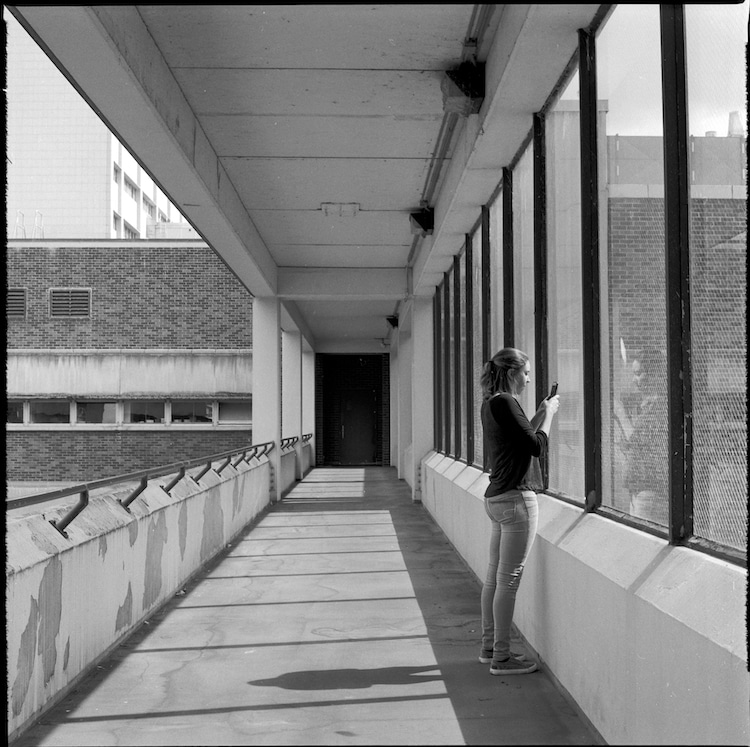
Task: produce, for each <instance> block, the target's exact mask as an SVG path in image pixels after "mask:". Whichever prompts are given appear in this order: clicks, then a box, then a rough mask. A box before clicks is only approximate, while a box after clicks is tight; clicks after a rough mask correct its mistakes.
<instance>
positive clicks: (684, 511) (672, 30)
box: [660, 5, 693, 544]
mask: <svg viewBox="0 0 750 747" xmlns="http://www.w3.org/2000/svg"><path fill="white" fill-rule="evenodd" d="M660 8H661V49H662V89H663V91H662V101H663V114H664V228H665V272H666V291H667V292H666V297H667V309H666V312H667V379H668V381H667V397H668V402H669V407H668V412H669V488H670V489H669V541H670V543H672V544H679V543H681V542H684V541H685V540H686V539H687V538H688V537H690V536H691V535H692V533H693V493H692V490H693V485H692V418H691V417H690V414H691V413H692V406H691V401H692V391H691V361H690V345H691V335H690V212H689V210H690V183H689V181H688V178H689V173H690V171H689V161H688V137H687V131H688V125H687V97H686V73H685V27H684V9H683V6H682V5H662V6H660Z"/></svg>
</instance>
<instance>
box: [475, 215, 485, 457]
mask: <svg viewBox="0 0 750 747" xmlns="http://www.w3.org/2000/svg"><path fill="white" fill-rule="evenodd" d="M471 247H472V257H471V265H472V267H471V273H472V282H473V288H474V305H473V308H472V318H473V325H474V329H473V336H472V361H473V362H472V366H471V370H472V372H473V375H474V379H473V385H472V391H473V393H474V424H473V426H474V464H476V465H478V466H480V467H481V466H483V464H484V448H483V447H484V444H483V441H482V439H483V434H482V418H481V416H480V412H481V408H482V387H481V386H480V385H479V378H480V376H481V375H482V366H483V365H484V360H482V324H483V323H489V319H487V320H486V321H485V320H484V317H483V315H482V230H481V228H480V229H478V230H477V231H475V233H474V236H473V237H472V244H471Z"/></svg>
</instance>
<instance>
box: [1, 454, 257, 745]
mask: <svg viewBox="0 0 750 747" xmlns="http://www.w3.org/2000/svg"><path fill="white" fill-rule="evenodd" d="M214 467H216V468H218V467H219V463H216V464H215V465H214ZM200 471H202V467H200V468H197V469H194V470H189V475H192V476H197V475H198V474H199V472H200ZM269 480H270V466H269V463H268V458H267V457H262V458H260V459H257V458H254V459H252V460H250V462H249V463H245V462H242V463H240V464H239V465H238V466H237V467H233V466H232V465H231V464H230V465H229V466H227V467H226V468H225V469H224V470H223V471H222V473H221V474H220V475H219V474H217V473H216V472H215V471H213V470H211V471H209V472H208V473H206V474H205V475H204V476H203V477H202V478H201V480H200V484H198V483H196V482H195V481H194V480H193V479H192V478H191V477H190V476H186V477H184V478H183V479H182V480H181V481H180V482H179V483H177V485H176V486H175V487H174V488H173V489H172V491H171V495H170V494H168V493H166V492H165V490H164V489H163V486H165V485H167V484H168V483H169V482H170V481H171V477H170V476H167V477H162V478H160V479H153V480H151V482H150V483H149V485H148V487H147V488H146V489H145V490H144V491H143V492H142V493H141V494H140V495H139V496H138V497H137V498H136V499H135V500H134V502H133V503H131V504H130V506H129V508H130V512H128V511H127V510H126V509H125V508H123V507H122V505H120V504H119V503H118V502H117V499H118V498H119V499H121V500H125V499H126V498H127V497H128V495H129V494H130V493H131V491H132V489H133V488H132V486H124V487H123V486H113V491H112V492H111V493H110V494H108V495H106V496H102V497H96V498H92V499H91V500H90V502H89V505H88V506H87V507H86V508H85V509H84V510H83V511H82V513H80V514H79V515H78V516H77V517H76V518H75V519H74V520H73V521H72V522H71V523H70V524H69V525H68V527H67V528H66V533H67V535H68V538H67V539H66V538H65V537H63V536H62V535H61V534H60V533H59V532H58V531H57V529H55V528H54V527H53V526H52V525H51V524H50V521H51V520H59V519H61V518H62V517H64V516H65V515H66V513H67V511H68V510H69V508H70V505H71V500H70V499H67V500H65V501H64V502H63V501H61V504H60V505H57V506H55V507H53V508H45V509H44V511H45V513H44V514H41V513H36V514H33V515H26V516H22V517H20V518H18V519H14V518H13V515H12V512H11V513H10V514H9V519H8V526H7V535H6V545H7V563H6V604H7V609H8V610H12V614H11V615H9V616H8V617H7V633H6V642H7V651H8V660H7V667H8V673H7V681H8V702H7V713H8V736H9V739H13V738H15V737H16V736H18V735H19V734H20V733H21V732H22V731H23V729H24V728H25V727H27V726H29V725H30V724H31V723H32V722H33V721H34V720H36V719H37V718H38V717H39V716H40V715H41V713H42V712H43V711H44V710H46V709H47V708H48V707H50V706H51V705H53V704H54V703H56V702H57V701H59V700H60V699H61V698H62V697H63V696H64V695H66V694H67V692H69V691H70V689H71V688H72V687H73V686H74V685H75V683H76V682H77V681H78V680H79V679H80V678H81V676H83V675H84V674H86V673H87V672H88V671H89V670H90V669H91V668H92V667H93V666H94V665H95V664H96V663H97V662H98V661H100V660H101V659H102V658H103V657H104V656H105V655H106V654H108V653H109V652H110V651H111V650H112V649H113V648H114V647H115V646H117V645H118V644H119V643H121V642H122V640H123V639H124V638H126V637H127V636H128V634H130V633H131V632H132V631H133V630H134V629H135V628H136V627H138V626H139V625H140V624H141V623H142V622H143V621H144V620H145V619H146V618H148V617H149V616H150V615H151V614H152V613H153V612H154V611H155V610H157V609H158V608H159V607H160V606H161V605H162V604H164V602H166V601H167V600H168V599H169V598H170V597H172V596H173V595H174V594H175V592H177V591H178V590H179V589H181V588H182V586H183V585H184V584H185V583H186V581H188V579H190V577H191V576H193V575H194V574H195V573H196V572H197V571H198V570H199V569H200V568H201V567H203V566H204V565H205V564H206V563H207V562H208V561H209V560H211V558H213V557H214V556H215V555H216V554H217V553H219V552H220V551H221V550H222V549H223V548H224V547H226V545H227V544H228V543H229V542H230V541H231V540H232V539H233V538H234V537H236V536H237V535H238V534H239V533H240V532H241V531H242V530H243V529H244V528H245V527H246V526H247V525H248V524H249V523H250V521H252V520H253V518H255V517H256V516H257V515H258V514H260V513H261V512H262V511H263V510H264V509H265V507H266V506H267V505H268V503H269ZM75 502H76V501H75V497H74V498H73V500H72V505H75ZM40 510H42V509H40Z"/></svg>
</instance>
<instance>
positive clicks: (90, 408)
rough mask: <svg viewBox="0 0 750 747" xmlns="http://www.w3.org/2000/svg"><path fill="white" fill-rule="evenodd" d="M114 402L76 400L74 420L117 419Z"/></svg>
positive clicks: (111, 420)
mask: <svg viewBox="0 0 750 747" xmlns="http://www.w3.org/2000/svg"><path fill="white" fill-rule="evenodd" d="M116 416H117V403H116V402H78V403H77V404H76V422H78V423H114V422H116V420H117V417H116Z"/></svg>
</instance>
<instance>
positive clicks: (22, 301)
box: [5, 288, 26, 319]
mask: <svg viewBox="0 0 750 747" xmlns="http://www.w3.org/2000/svg"><path fill="white" fill-rule="evenodd" d="M5 315H6V316H7V317H8V319H25V318H26V288H8V293H7V296H6V300H5Z"/></svg>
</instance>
